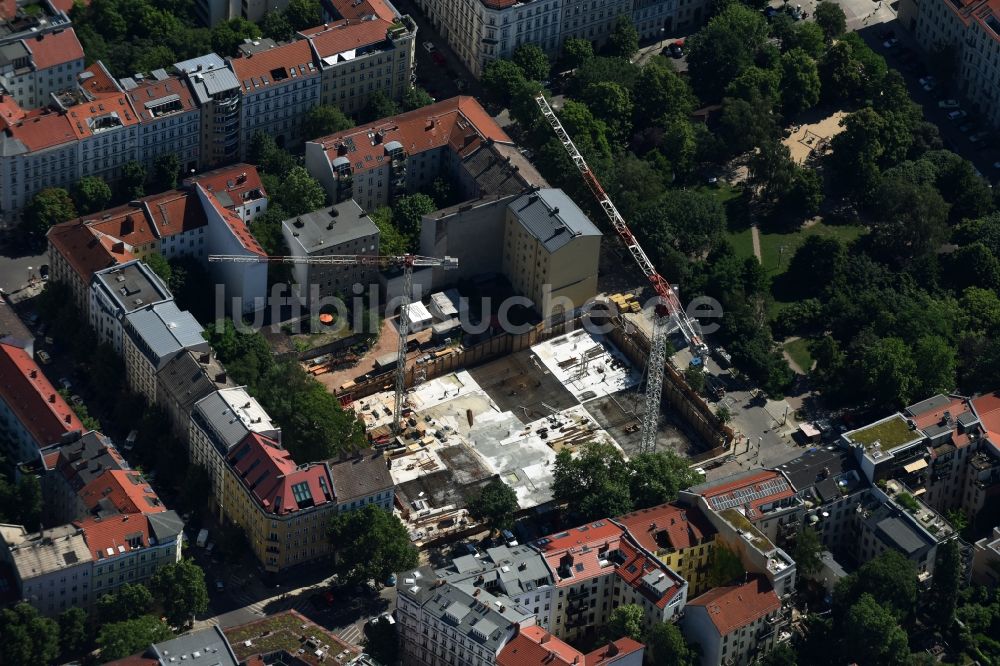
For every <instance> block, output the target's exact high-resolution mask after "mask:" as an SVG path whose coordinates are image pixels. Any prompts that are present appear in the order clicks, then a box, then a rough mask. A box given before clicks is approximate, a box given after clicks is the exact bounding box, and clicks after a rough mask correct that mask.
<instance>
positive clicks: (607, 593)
mask: <svg viewBox="0 0 1000 666" xmlns="http://www.w3.org/2000/svg"><path fill="white" fill-rule="evenodd" d="M533 546H534V547H535V548H536V549H537V550H538V551H539V552H540V553H541V555H542V557H544V558H545V562H546V564H547V566H548V568H549V570H550V571H551V572H552V576H553V581H554V585H555V588H556V589H555V592H553V599H552V603H553V604H554V606H553V608H552V622H551V624H550V625H549V627H548V628H549V630H550V631H552V633H554V634H555V635H556V636H559V637H560V638H562V639H563V640H567V641H572V640H574V639H576V638H579V637H581V636H583V635H584V634H589V633H592V632H593V631H594V629H595V628H596V627H601V626H604V625H606V624H607V622H608V620H609V618H610V617H611V613H613V612H614V609H615V608H617V607H618V606H620V605H622V604H636V605H638V606H640V607H641V608H642V609H643V611H644V612H645V628H646V629H649V628H650V627H652V626H653V625H654V624H655V623H657V622H666V621H668V620H670V619H672V618H673V617H675V616H676V615H677V614H678V613H680V611H681V610H682V609H683V608H684V603H685V601H686V599H687V591H688V585H687V582H686V581H685V580H684V579H682V578H681V577H680V576H678V575H677V574H676V573H674V572H673V571H671V570H670V568H669V567H667V566H666V565H665V564H663V562H661V561H660V560H658V559H657V558H656V556H654V555H653V554H652V553H649V552H647V551H646V550H645V549H644V548H642V547H641V546H639V545H638V544H637V543H636V542H635V541H633V540H632V539H631V538H630V537H629V536H628V535H627V534H626V533H625V531H624V530H622V528H620V527H618V526H617V525H615V524H614V523H612V522H610V521H604V520H600V521H597V522H594V523H591V524H588V525H581V526H579V527H575V528H573V529H570V530H567V531H565V532H561V533H559V534H554V535H551V536H548V537H544V538H542V539H539V540H538V541H536V542H535V543H534V544H533Z"/></svg>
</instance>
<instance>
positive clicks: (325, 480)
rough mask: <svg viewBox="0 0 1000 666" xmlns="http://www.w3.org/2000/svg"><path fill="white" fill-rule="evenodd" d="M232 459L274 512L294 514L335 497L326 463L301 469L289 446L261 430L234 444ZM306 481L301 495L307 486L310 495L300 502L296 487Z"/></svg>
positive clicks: (256, 494)
mask: <svg viewBox="0 0 1000 666" xmlns="http://www.w3.org/2000/svg"><path fill="white" fill-rule="evenodd" d="M228 461H229V464H230V466H232V468H233V470H235V472H236V474H237V476H238V477H239V478H240V480H241V481H242V482H243V485H244V486H246V488H247V490H249V491H250V494H251V495H253V497H254V498H255V499H256V500H257V502H258V503H259V504H260V505H261V506H262V507H264V509H265V510H267V511H269V512H271V513H276V514H279V515H284V514H288V513H293V512H294V511H298V510H299V509H302V508H308V507H310V506H318V505H320V504H325V503H326V502H328V501H332V499H333V492H332V488H333V483H332V482H331V480H330V475H329V473H328V472H327V469H326V466H325V465H322V464H316V465H310V466H308V467H305V468H302V469H299V468H298V466H297V465H296V464H295V461H294V460H292V459H291V455H290V454H289V453H288V451H287V450H286V449H282V448H281V447H279V446H278V443H277V442H275V441H274V440H272V439H270V438H268V437H264V436H263V435H260V434H258V433H254V432H251V433H250V434H248V435H247V436H246V437H245V438H244V439H243V441H242V442H241V443H240V444H239V445H237V446H235V447H233V450H232V452H231V453H230V454H229V458H228ZM303 483H304V484H306V485H305V486H304V487H303V486H299V495H300V497H301V496H302V495H303V492H302V490H303V489H307V490H308V493H307V495H308V498H306V499H303V500H302V501H299V499H297V498H296V492H295V491H294V490H293V489H292V488H293V486H297V485H299V484H303Z"/></svg>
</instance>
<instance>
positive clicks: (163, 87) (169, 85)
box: [126, 76, 196, 123]
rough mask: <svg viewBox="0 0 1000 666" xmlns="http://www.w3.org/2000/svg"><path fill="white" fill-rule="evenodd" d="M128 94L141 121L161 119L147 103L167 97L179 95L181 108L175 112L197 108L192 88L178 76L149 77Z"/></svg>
mask: <svg viewBox="0 0 1000 666" xmlns="http://www.w3.org/2000/svg"><path fill="white" fill-rule="evenodd" d="M126 94H127V95H128V98H129V99H130V100H131V101H132V107H133V109H135V112H136V114H137V115H138V116H139V122H140V123H142V122H153V121H156V120H159V118H156V117H154V116H153V114H152V113H150V107H147V105H148V104H152V103H153V102H156V101H157V100H162V99H164V98H166V97H170V96H176V97H177V101H178V102H179V103H180V109H179V110H177V111H175V112H174V113H184V112H185V111H191V110H193V109H194V108H196V107H195V102H194V98H193V97H192V96H191V89H190V88H188V86H187V84H185V83H184V82H183V81H182V80H181V79H180V78H179V77H176V76H171V77H170V78H167V79H163V80H162V81H157V80H155V79H147V80H145V81H143V82H142V83H140V84H139V86H138V87H136V88H133V89H132V90H129V91H128V93H126ZM153 106H155V105H153ZM171 115H173V114H171Z"/></svg>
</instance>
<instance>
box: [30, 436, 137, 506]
mask: <svg viewBox="0 0 1000 666" xmlns="http://www.w3.org/2000/svg"><path fill="white" fill-rule="evenodd" d="M66 440H67V441H65V442H64V443H62V444H58V445H54V446H52V447H49V448H48V449H45V450H44V451H42V459H43V461H44V468H43V469H44V472H43V474H42V475H41V479H40V481H41V486H42V497H43V500H44V501H43V502H42V512H43V519H44V520H45V523H46V524H47V525H61V524H65V523H68V522H71V521H73V520H75V519H76V518H78V517H79V516H82V515H85V514H86V513H87V512H88V511H89V508H88V507H87V504H86V503H85V502H84V499H83V497H81V495H80V493H81V492H83V489H84V488H86V487H87V486H89V485H90V484H91V483H92V482H93V481H95V480H96V479H98V478H99V477H100V476H102V475H103V474H104V473H105V472H108V471H111V470H128V463H127V462H125V459H124V458H122V457H121V454H120V453H118V449H116V448H115V446H114V444H113V443H112V442H111V439H110V438H108V437H107V436H105V435H103V434H101V433H99V432H97V431H96V430H91V431H90V432H87V433H84V434H79V433H75V434H73V435H70V436H69V437H67V438H66Z"/></svg>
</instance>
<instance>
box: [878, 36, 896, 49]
mask: <svg viewBox="0 0 1000 666" xmlns="http://www.w3.org/2000/svg"><path fill="white" fill-rule="evenodd" d="M896 44H899V40H898V39H896V38H895V37H890V38H889V39H887V40H885V41H884V42H882V47H883V48H887V49H893V48H896Z"/></svg>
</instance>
